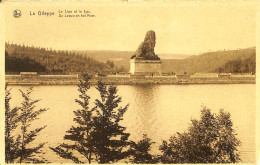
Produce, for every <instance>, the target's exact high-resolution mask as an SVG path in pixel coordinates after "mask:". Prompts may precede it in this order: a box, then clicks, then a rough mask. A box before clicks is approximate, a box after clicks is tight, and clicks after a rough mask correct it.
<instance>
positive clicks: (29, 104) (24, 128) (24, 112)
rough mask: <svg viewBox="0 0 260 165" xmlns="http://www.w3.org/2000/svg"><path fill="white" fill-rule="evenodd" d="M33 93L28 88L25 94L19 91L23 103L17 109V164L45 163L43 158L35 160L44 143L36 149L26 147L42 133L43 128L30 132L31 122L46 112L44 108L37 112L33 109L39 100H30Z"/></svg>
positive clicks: (31, 89)
mask: <svg viewBox="0 0 260 165" xmlns="http://www.w3.org/2000/svg"><path fill="white" fill-rule="evenodd" d="M32 91H33V88H32V87H30V88H29V89H28V90H26V92H23V91H22V90H20V92H21V94H22V97H23V98H24V101H23V103H22V106H21V107H20V108H19V109H20V111H21V147H20V153H19V155H20V156H19V159H20V160H19V163H28V162H32V163H45V162H46V160H45V159H44V158H42V159H38V158H35V154H37V153H41V152H42V151H41V149H42V148H43V146H44V144H45V143H40V144H39V145H38V146H36V147H29V146H28V145H29V144H30V143H31V142H33V141H34V140H35V137H36V136H37V135H38V134H39V132H40V131H42V130H43V129H44V128H45V127H46V125H45V126H43V127H40V128H36V129H33V130H30V126H31V123H32V121H34V120H37V119H39V118H38V116H39V115H40V114H42V113H43V112H45V111H47V109H46V108H42V109H39V110H34V109H35V104H36V103H37V102H39V101H40V100H32V99H31V98H30V95H31V93H32Z"/></svg>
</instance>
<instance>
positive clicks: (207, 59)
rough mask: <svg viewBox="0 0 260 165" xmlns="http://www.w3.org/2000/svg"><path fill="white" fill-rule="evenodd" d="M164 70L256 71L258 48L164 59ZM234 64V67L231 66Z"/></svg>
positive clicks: (208, 71)
mask: <svg viewBox="0 0 260 165" xmlns="http://www.w3.org/2000/svg"><path fill="white" fill-rule="evenodd" d="M162 62H163V63H162V71H163V72H174V73H178V74H183V73H184V72H187V73H190V74H193V73H210V72H219V71H220V72H228V73H251V72H253V73H255V66H256V49H255V48H248V49H238V50H223V51H216V52H208V53H203V54H201V55H196V56H195V55H194V56H191V57H188V58H185V59H179V60H177V59H176V60H162ZM231 66H232V67H231Z"/></svg>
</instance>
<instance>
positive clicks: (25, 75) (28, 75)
mask: <svg viewBox="0 0 260 165" xmlns="http://www.w3.org/2000/svg"><path fill="white" fill-rule="evenodd" d="M20 75H21V77H22V78H29V77H39V75H38V74H37V72H20Z"/></svg>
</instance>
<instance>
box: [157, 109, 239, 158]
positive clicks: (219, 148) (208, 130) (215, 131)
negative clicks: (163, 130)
mask: <svg viewBox="0 0 260 165" xmlns="http://www.w3.org/2000/svg"><path fill="white" fill-rule="evenodd" d="M232 126H233V124H232V121H231V120H230V113H228V112H225V111H224V110H220V113H219V115H216V114H212V113H211V110H210V109H208V108H206V107H203V109H202V111H201V119H200V120H192V124H191V126H190V127H189V129H188V131H187V132H184V133H177V134H176V135H174V136H172V137H171V138H170V139H169V142H167V141H163V144H162V145H161V146H160V150H161V151H162V153H163V154H162V155H161V156H160V161H161V162H162V163H236V162H238V161H239V160H240V158H239V153H238V150H237V147H238V146H239V145H240V141H239V140H238V139H237V138H236V133H235V130H234V129H233V128H232Z"/></svg>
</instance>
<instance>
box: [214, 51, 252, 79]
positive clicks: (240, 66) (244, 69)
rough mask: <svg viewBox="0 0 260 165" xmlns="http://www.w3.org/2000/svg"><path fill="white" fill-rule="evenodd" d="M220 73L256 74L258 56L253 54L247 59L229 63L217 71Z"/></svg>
mask: <svg viewBox="0 0 260 165" xmlns="http://www.w3.org/2000/svg"><path fill="white" fill-rule="evenodd" d="M215 71H216V72H219V73H253V74H254V73H255V72H256V56H255V54H252V55H251V56H250V57H249V58H247V59H238V60H234V61H228V62H227V63H226V64H225V65H224V66H223V67H219V68H217V69H216V70H215Z"/></svg>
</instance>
